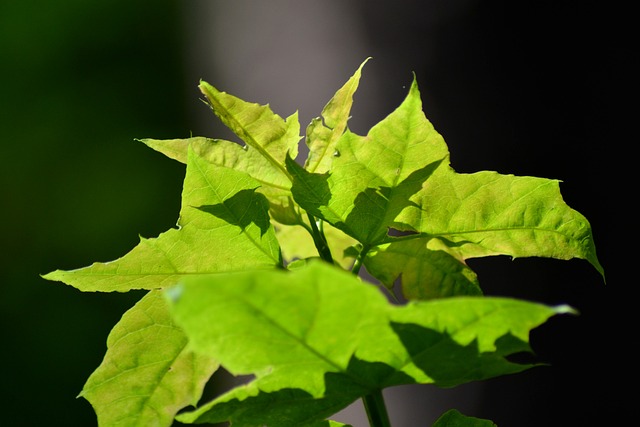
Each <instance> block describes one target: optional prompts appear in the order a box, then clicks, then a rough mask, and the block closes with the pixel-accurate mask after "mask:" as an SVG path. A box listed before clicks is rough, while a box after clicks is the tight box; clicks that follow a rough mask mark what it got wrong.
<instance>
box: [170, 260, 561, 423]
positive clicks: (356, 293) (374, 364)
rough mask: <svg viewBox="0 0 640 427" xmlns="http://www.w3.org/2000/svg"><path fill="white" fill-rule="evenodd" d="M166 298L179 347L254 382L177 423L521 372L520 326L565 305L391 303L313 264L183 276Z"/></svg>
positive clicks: (289, 415) (279, 414)
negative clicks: (182, 341) (514, 358)
mask: <svg viewBox="0 0 640 427" xmlns="http://www.w3.org/2000/svg"><path fill="white" fill-rule="evenodd" d="M168 296H169V298H170V301H171V309H170V310H171V312H172V313H173V315H174V318H175V319H176V322H177V323H178V324H179V325H180V326H181V327H182V328H183V329H184V330H185V333H186V334H187V335H188V336H189V340H190V348H192V349H193V350H194V351H196V352H198V353H201V354H203V355H207V356H210V357H212V358H214V359H216V360H219V361H220V363H221V364H222V365H223V366H224V367H225V369H227V370H229V372H231V373H232V374H234V375H246V374H253V375H255V377H256V379H255V380H254V381H252V382H250V383H248V384H246V385H243V386H241V387H238V388H235V389H233V390H231V391H230V392H228V393H227V394H224V395H222V396H221V397H219V398H217V399H216V400H214V401H212V402H210V403H208V404H205V405H203V406H201V407H200V408H198V409H197V410H195V411H193V412H188V413H185V414H182V415H180V416H179V417H178V419H179V420H181V421H183V422H194V421H197V422H223V421H232V422H233V425H234V426H254V425H272V424H273V425H278V426H281V427H286V426H302V425H307V424H305V422H306V423H308V422H311V421H314V422H315V421H319V420H323V419H325V418H326V417H328V416H330V415H331V414H333V413H335V412H337V411H338V410H340V409H341V408H344V407H346V406H347V405H349V404H350V403H351V402H353V401H354V400H355V399H358V398H360V397H362V396H364V395H367V394H370V393H372V392H373V391H376V390H380V389H383V388H385V387H390V386H395V385H401V384H413V383H422V384H434V385H439V386H443V387H452V386H455V385H458V384H462V383H466V382H471V381H477V380H482V379H487V378H492V377H495V376H498V375H505V374H510V373H516V372H520V371H522V370H525V369H528V368H530V367H532V366H533V365H530V364H522V365H521V364H516V363H513V362H510V361H508V360H507V359H506V356H508V355H510V354H513V353H519V352H526V351H529V345H528V335H529V332H530V330H531V329H533V328H535V327H537V326H539V325H540V324H542V323H544V322H545V321H546V320H547V319H548V318H549V317H551V316H553V315H556V314H559V313H564V312H570V311H571V310H570V309H569V308H568V307H555V308H554V307H547V306H543V305H539V304H533V303H527V302H523V301H517V300H512V299H505V298H483V297H476V298H474V297H468V298H447V299H441V300H435V301H421V302H416V303H412V304H409V305H407V306H402V307H398V306H393V305H390V304H389V303H388V302H387V300H386V299H385V298H384V296H383V295H382V294H381V293H380V292H379V290H378V289H376V287H374V286H372V285H370V284H366V283H363V282H362V281H361V280H360V279H358V278H357V277H356V276H353V275H351V274H349V273H347V272H344V271H343V270H341V269H339V268H336V267H333V266H330V265H328V264H326V263H322V262H315V263H313V262H310V263H308V264H307V265H306V266H305V267H301V268H299V269H296V270H294V271H292V272H284V271H282V272H278V271H260V272H252V271H246V272H239V273H230V274H224V275H212V276H208V277H192V278H185V280H184V282H182V283H181V284H180V285H179V286H178V287H175V288H171V289H170V290H169V292H168ZM266 408H268V410H266ZM303 421H304V422H303Z"/></svg>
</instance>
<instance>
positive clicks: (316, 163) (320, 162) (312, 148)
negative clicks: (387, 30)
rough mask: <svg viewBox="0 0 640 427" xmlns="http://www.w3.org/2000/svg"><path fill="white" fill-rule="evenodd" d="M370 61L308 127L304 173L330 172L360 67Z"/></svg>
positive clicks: (344, 128)
mask: <svg viewBox="0 0 640 427" xmlns="http://www.w3.org/2000/svg"><path fill="white" fill-rule="evenodd" d="M369 59H370V58H368V59H366V60H365V61H364V62H363V63H362V64H360V67H359V68H358V69H357V70H356V72H355V73H354V74H353V76H351V78H350V79H349V80H348V81H347V82H346V83H345V84H344V85H343V86H342V87H341V88H340V89H339V90H338V91H337V92H336V94H335V95H334V96H333V98H331V100H330V101H329V102H328V103H327V105H326V106H325V107H324V109H323V110H322V118H320V117H318V118H315V119H313V120H312V121H311V123H310V124H309V126H307V137H306V144H307V146H308V147H309V156H308V157H307V160H306V162H305V169H306V170H307V171H309V172H316V173H324V172H327V171H329V170H330V169H331V164H332V163H333V160H334V158H335V153H336V143H337V142H338V139H339V138H340V136H341V135H342V134H343V133H344V131H345V130H346V128H347V121H348V120H349V117H350V113H351V106H352V105H353V94H354V93H355V92H356V90H357V89H358V85H359V83H360V76H361V75H362V68H363V67H364V64H366V63H367V61H369ZM323 119H324V121H323Z"/></svg>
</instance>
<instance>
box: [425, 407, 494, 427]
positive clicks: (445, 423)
mask: <svg viewBox="0 0 640 427" xmlns="http://www.w3.org/2000/svg"><path fill="white" fill-rule="evenodd" d="M433 427H497V426H496V425H495V424H494V423H493V422H491V421H489V420H482V419H480V418H474V417H467V416H465V415H462V414H461V413H460V412H459V411H457V410H455V409H451V410H449V411H447V412H445V413H444V414H443V415H442V416H441V417H440V418H438V420H437V421H436V422H435V424H433Z"/></svg>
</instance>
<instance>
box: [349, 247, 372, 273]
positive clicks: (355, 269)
mask: <svg viewBox="0 0 640 427" xmlns="http://www.w3.org/2000/svg"><path fill="white" fill-rule="evenodd" d="M369 249H371V247H370V246H369V245H366V246H363V247H362V250H361V251H360V253H359V254H358V257H357V258H356V262H354V263H353V267H352V268H351V272H352V273H353V274H355V275H358V273H360V268H361V267H362V261H363V260H364V257H365V256H367V252H369Z"/></svg>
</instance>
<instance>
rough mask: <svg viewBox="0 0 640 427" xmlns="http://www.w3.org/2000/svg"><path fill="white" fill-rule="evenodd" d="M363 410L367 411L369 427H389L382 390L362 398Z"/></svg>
mask: <svg viewBox="0 0 640 427" xmlns="http://www.w3.org/2000/svg"><path fill="white" fill-rule="evenodd" d="M362 401H363V402H364V409H365V411H367V417H368V418H369V425H370V426H371V427H391V422H390V421H389V414H387V407H386V406H385V404H384V397H383V396H382V390H377V391H374V392H373V393H371V394H368V395H366V396H364V397H363V398H362Z"/></svg>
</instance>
